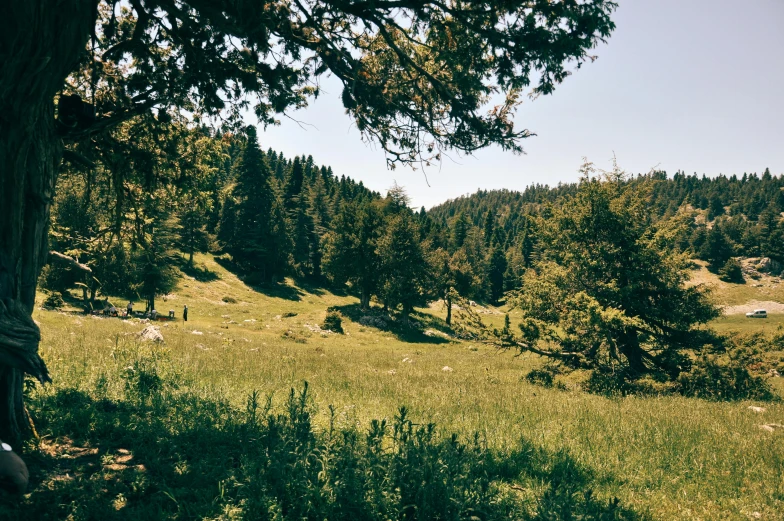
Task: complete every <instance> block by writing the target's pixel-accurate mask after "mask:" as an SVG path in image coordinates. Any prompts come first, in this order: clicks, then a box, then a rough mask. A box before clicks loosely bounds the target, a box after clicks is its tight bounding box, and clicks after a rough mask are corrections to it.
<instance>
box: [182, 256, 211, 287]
mask: <svg viewBox="0 0 784 521" xmlns="http://www.w3.org/2000/svg"><path fill="white" fill-rule="evenodd" d="M180 271H182V272H183V273H184V274H186V275H188V276H189V277H193V278H194V279H196V280H198V281H199V282H212V281H214V280H218V279H220V275H218V273H216V272H214V271H210V269H209V268H207V266H200V265H198V264H193V265H190V266H189V265H188V261H187V260H185V259H182V262H181V263H180Z"/></svg>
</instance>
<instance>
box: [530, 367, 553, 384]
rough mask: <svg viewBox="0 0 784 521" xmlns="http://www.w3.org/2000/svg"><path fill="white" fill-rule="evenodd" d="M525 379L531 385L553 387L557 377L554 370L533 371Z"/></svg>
mask: <svg viewBox="0 0 784 521" xmlns="http://www.w3.org/2000/svg"><path fill="white" fill-rule="evenodd" d="M525 379H526V380H527V381H528V383H530V384H534V385H541V386H542V387H552V386H553V384H554V382H555V377H554V374H553V371H552V370H548V369H547V368H544V369H532V370H531V371H529V372H528V374H527V375H525Z"/></svg>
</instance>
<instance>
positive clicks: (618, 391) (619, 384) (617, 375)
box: [583, 369, 672, 397]
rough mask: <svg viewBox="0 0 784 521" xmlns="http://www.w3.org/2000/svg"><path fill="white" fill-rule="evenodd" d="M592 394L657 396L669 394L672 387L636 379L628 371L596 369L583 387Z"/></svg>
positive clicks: (653, 381)
mask: <svg viewBox="0 0 784 521" xmlns="http://www.w3.org/2000/svg"><path fill="white" fill-rule="evenodd" d="M583 387H584V389H585V390H586V391H588V392H590V393H594V394H600V395H603V396H610V397H613V396H629V395H642V396H656V395H661V394H669V393H670V392H672V386H671V385H668V384H661V383H658V382H656V381H655V380H653V379H651V378H647V377H646V378H635V377H633V376H632V375H630V374H629V373H628V372H627V371H624V370H617V371H611V370H608V369H595V370H594V371H592V372H591V376H590V377H589V378H588V381H587V382H586V383H585V384H584V385H583Z"/></svg>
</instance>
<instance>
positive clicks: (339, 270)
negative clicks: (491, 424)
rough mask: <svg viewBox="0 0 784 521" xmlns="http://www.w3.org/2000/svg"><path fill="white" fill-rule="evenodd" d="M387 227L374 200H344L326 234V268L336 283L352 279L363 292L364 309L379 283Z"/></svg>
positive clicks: (361, 295)
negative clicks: (380, 248)
mask: <svg viewBox="0 0 784 521" xmlns="http://www.w3.org/2000/svg"><path fill="white" fill-rule="evenodd" d="M382 231H383V226H382V219H381V213H380V212H379V210H378V208H377V207H376V206H375V205H374V204H372V203H370V202H365V203H362V204H358V203H350V202H344V203H343V205H342V206H341V208H340V211H338V213H337V215H335V218H334V219H333V222H332V230H331V231H330V232H329V233H327V235H326V237H325V246H324V258H323V261H322V264H323V268H324V272H325V273H326V274H327V275H328V276H329V277H330V278H331V279H332V280H333V281H334V282H336V283H338V284H345V283H347V282H348V283H350V284H351V285H352V287H353V288H354V289H355V290H356V291H357V293H359V301H360V305H361V307H362V309H368V308H369V307H370V297H371V296H372V295H373V294H374V293H375V291H376V289H377V288H378V283H379V266H380V263H381V261H380V258H379V253H378V251H377V247H378V239H379V237H380V236H381V233H382Z"/></svg>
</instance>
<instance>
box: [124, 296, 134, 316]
mask: <svg viewBox="0 0 784 521" xmlns="http://www.w3.org/2000/svg"><path fill="white" fill-rule="evenodd" d="M125 309H126V310H127V311H126V312H127V314H128V317H129V318H130V317H132V316H133V302H131V301H130V300H129V301H128V305H127V306H126V308H125Z"/></svg>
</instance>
